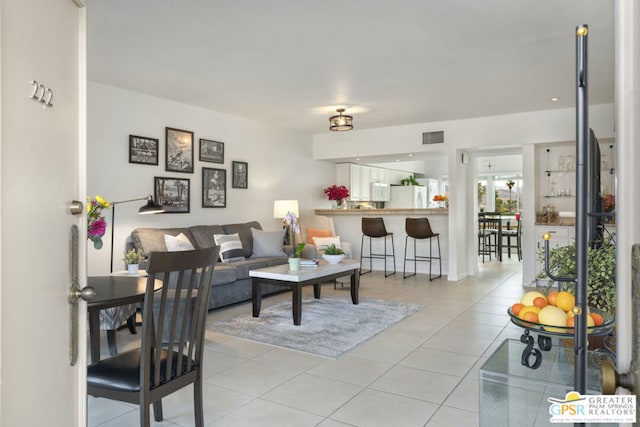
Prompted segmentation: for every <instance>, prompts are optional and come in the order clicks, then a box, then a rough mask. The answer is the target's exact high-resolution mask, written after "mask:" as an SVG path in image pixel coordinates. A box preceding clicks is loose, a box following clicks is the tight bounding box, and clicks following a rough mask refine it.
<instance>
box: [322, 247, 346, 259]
mask: <svg viewBox="0 0 640 427" xmlns="http://www.w3.org/2000/svg"><path fill="white" fill-rule="evenodd" d="M345 256H346V255H345V254H344V251H343V250H342V249H341V248H339V247H337V246H336V245H335V244H334V243H332V244H331V245H329V246H327V249H325V250H324V252H323V254H322V258H323V259H324V260H325V261H327V262H328V263H329V264H338V263H339V262H340V261H342V260H343V259H344V257H345Z"/></svg>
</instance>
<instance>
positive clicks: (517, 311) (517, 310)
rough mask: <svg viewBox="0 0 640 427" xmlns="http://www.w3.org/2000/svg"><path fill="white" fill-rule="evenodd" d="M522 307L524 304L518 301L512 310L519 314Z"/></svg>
mask: <svg viewBox="0 0 640 427" xmlns="http://www.w3.org/2000/svg"><path fill="white" fill-rule="evenodd" d="M522 307H524V304H520V303H519V302H517V303H515V304H513V305H512V306H511V312H512V313H513V314H515V315H516V316H517V315H518V314H520V310H522Z"/></svg>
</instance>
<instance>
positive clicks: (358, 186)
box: [336, 163, 371, 202]
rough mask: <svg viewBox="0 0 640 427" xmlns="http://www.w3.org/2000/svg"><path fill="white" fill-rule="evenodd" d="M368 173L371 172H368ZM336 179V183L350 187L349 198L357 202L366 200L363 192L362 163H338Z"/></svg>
mask: <svg viewBox="0 0 640 427" xmlns="http://www.w3.org/2000/svg"><path fill="white" fill-rule="evenodd" d="M367 175H369V174H368V173H367ZM336 181H337V182H336V185H338V186H340V185H344V186H345V187H347V188H348V189H349V200H351V201H355V202H359V201H362V200H365V199H363V193H362V165H358V164H355V163H338V164H337V165H336ZM370 191H371V190H369V192H370Z"/></svg>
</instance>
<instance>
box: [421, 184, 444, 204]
mask: <svg viewBox="0 0 640 427" xmlns="http://www.w3.org/2000/svg"><path fill="white" fill-rule="evenodd" d="M418 182H419V183H420V184H422V185H424V186H425V187H427V206H426V207H428V208H439V207H440V202H434V201H433V196H435V195H436V194H444V193H443V192H440V181H438V180H437V179H433V178H418Z"/></svg>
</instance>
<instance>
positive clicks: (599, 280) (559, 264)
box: [537, 236, 616, 313]
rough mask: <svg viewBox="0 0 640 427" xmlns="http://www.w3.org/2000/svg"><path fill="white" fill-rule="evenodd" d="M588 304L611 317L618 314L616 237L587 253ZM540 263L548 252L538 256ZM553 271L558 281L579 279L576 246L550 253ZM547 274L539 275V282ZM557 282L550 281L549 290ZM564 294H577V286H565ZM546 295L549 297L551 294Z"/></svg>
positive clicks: (606, 239)
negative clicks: (562, 277) (571, 278)
mask: <svg viewBox="0 0 640 427" xmlns="http://www.w3.org/2000/svg"><path fill="white" fill-rule="evenodd" d="M587 255H588V261H587V269H588V272H587V275H588V278H589V283H588V284H587V303H588V305H589V306H590V307H595V308H598V309H600V310H603V311H606V312H607V313H615V310H616V245H615V241H614V238H613V236H608V237H605V239H604V241H603V242H602V245H600V247H597V248H596V247H590V248H589V249H588V252H587ZM538 259H539V260H544V251H541V252H539V253H538ZM549 270H550V271H551V273H552V274H553V275H554V276H556V277H561V276H565V277H575V275H576V244H575V242H573V243H572V244H571V245H569V246H562V247H558V248H552V249H549ZM546 277H547V276H546V274H545V272H544V271H542V272H540V273H538V276H537V278H538V279H544V278H546ZM551 285H553V281H552V280H551V279H549V284H548V285H547V287H546V291H547V292H548V290H549V288H550V287H551ZM560 288H561V290H565V291H567V292H571V293H572V294H575V282H562V284H561V285H560ZM547 292H545V293H547Z"/></svg>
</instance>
